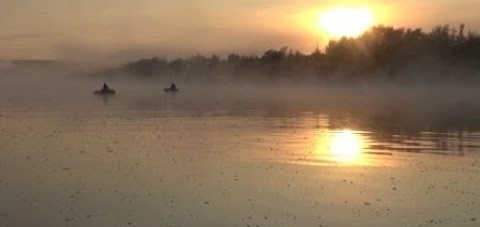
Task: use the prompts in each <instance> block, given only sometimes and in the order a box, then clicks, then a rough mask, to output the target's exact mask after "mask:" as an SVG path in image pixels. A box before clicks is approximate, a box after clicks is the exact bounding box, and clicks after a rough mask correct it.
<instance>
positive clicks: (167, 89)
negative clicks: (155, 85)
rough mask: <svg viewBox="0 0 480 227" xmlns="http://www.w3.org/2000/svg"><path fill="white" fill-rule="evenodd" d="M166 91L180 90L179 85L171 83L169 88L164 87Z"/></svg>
mask: <svg viewBox="0 0 480 227" xmlns="http://www.w3.org/2000/svg"><path fill="white" fill-rule="evenodd" d="M163 90H164V91H165V92H167V93H168V92H179V90H178V89H177V86H176V85H175V84H172V85H170V87H168V88H164V89H163Z"/></svg>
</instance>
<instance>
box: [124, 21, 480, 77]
mask: <svg viewBox="0 0 480 227" xmlns="http://www.w3.org/2000/svg"><path fill="white" fill-rule="evenodd" d="M120 70H121V71H123V72H128V73H129V74H133V75H137V76H143V77H159V78H167V79H169V80H175V81H254V82H261V81H272V80H286V81H311V80H318V81H325V82H360V81H370V80H384V81H410V80H415V81H418V80H424V81H432V80H454V81H470V80H472V79H476V77H480V74H479V72H480V36H479V35H478V34H476V33H474V32H471V31H469V32H467V31H465V26H464V25H460V26H459V27H458V28H453V27H451V26H449V25H443V26H437V27H435V28H433V29H432V30H431V31H429V32H425V31H423V30H422V29H420V28H417V29H410V28H408V29H405V28H394V27H387V26H377V27H373V28H371V29H370V30H368V31H367V32H365V33H364V34H363V35H361V36H359V37H357V38H346V37H344V38H341V39H339V40H335V41H330V42H329V43H328V45H327V46H326V48H325V50H324V51H321V50H319V49H316V50H315V51H313V52H312V53H309V54H305V53H301V52H299V51H293V50H290V49H288V48H287V47H284V48H281V49H279V50H274V49H272V50H268V51H266V52H265V53H264V54H263V55H261V56H258V55H249V56H245V55H239V54H230V55H229V56H228V57H226V58H220V57H218V56H216V55H213V56H209V57H206V56H202V55H195V56H192V57H190V58H186V59H182V58H178V59H174V60H167V59H162V58H156V57H155V58H151V59H141V60H138V61H135V62H131V63H128V64H126V65H124V66H122V67H121V69H120Z"/></svg>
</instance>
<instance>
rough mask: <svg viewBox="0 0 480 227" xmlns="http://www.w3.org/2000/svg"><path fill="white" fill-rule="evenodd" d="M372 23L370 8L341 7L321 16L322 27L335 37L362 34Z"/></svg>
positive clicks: (320, 23) (320, 24)
mask: <svg viewBox="0 0 480 227" xmlns="http://www.w3.org/2000/svg"><path fill="white" fill-rule="evenodd" d="M372 25H373V13H372V11H371V10H370V9H369V8H360V7H339V8H333V9H329V10H327V11H325V12H323V13H321V14H320V16H319V26H320V28H321V29H323V30H325V31H326V32H327V33H328V35H329V36H333V37H335V38H338V37H342V36H347V37H354V36H358V35H361V34H362V33H363V32H365V31H366V30H367V29H368V28H369V27H370V26H372Z"/></svg>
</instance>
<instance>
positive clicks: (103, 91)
mask: <svg viewBox="0 0 480 227" xmlns="http://www.w3.org/2000/svg"><path fill="white" fill-rule="evenodd" d="M116 93H117V92H116V91H115V90H113V89H111V88H109V87H108V85H107V84H106V83H104V84H103V87H102V89H100V90H97V91H95V92H94V94H96V95H115V94H116Z"/></svg>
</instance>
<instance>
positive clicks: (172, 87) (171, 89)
mask: <svg viewBox="0 0 480 227" xmlns="http://www.w3.org/2000/svg"><path fill="white" fill-rule="evenodd" d="M168 89H169V90H170V91H176V90H177V85H175V83H172V85H170V88H168Z"/></svg>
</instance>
